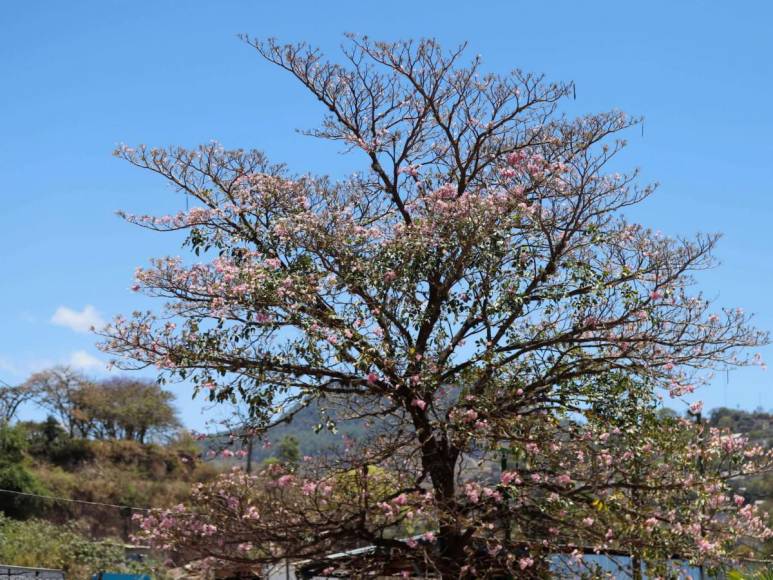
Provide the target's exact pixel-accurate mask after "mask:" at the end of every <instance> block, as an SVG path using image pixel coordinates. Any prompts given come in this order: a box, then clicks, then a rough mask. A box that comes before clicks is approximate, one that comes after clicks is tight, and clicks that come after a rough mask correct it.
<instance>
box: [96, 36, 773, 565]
mask: <svg viewBox="0 0 773 580" xmlns="http://www.w3.org/2000/svg"><path fill="white" fill-rule="evenodd" d="M245 40H246V41H247V42H248V43H249V44H250V45H251V46H253V47H254V48H255V49H256V50H257V52H258V54H260V55H261V56H262V57H263V58H264V59H265V60H267V61H269V62H270V63H273V64H275V65H277V66H279V67H280V68H281V69H284V70H286V71H287V72H288V73H289V74H290V75H291V76H292V77H294V78H295V79H297V80H298V81H299V82H300V83H301V84H302V85H303V86H304V87H305V88H306V89H308V90H309V91H310V92H311V94H312V96H313V97H315V98H316V99H317V100H318V101H319V102H321V103H322V105H324V108H325V109H326V113H327V114H326V115H325V118H324V120H323V123H322V126H321V128H319V129H316V130H312V131H309V133H310V134H311V135H314V136H316V137H320V138H323V139H328V140H332V141H334V142H337V143H338V144H339V145H343V147H344V148H345V150H346V151H347V152H349V153H352V154H356V155H359V156H360V158H361V159H362V160H363V167H362V171H361V172H359V173H356V174H354V175H352V176H350V177H349V178H347V179H343V180H339V181H335V180H332V179H330V178H328V177H318V176H312V175H296V174H291V173H290V172H288V170H287V169H285V168H284V167H283V166H281V165H275V164H272V163H270V162H269V161H268V159H267V158H266V156H265V155H264V154H263V153H261V152H259V151H256V150H249V151H246V150H241V149H239V150H227V149H224V148H223V147H221V146H220V145H219V144H209V145H204V146H200V147H198V148H195V149H184V148H181V147H172V148H167V149H157V148H149V147H146V146H139V147H136V148H133V147H128V146H125V147H121V148H119V149H118V151H117V152H116V154H117V155H118V156H119V157H121V158H123V159H125V160H127V161H128V162H129V163H132V164H134V165H136V166H139V167H141V168H145V169H148V170H150V171H152V172H154V173H157V174H159V175H161V176H162V177H163V178H165V179H166V180H167V181H168V182H170V183H171V184H172V185H173V186H174V187H175V188H177V189H178V190H180V191H182V192H183V193H185V194H186V195H187V196H189V198H190V199H191V200H192V201H193V204H194V205H193V206H192V207H191V208H190V209H189V210H186V211H182V212H180V213H178V214H176V215H168V216H146V215H125V217H126V219H128V220H129V221H130V222H132V223H136V224H138V225H140V226H142V227H145V228H150V229H153V230H158V231H176V230H183V231H186V232H187V238H186V242H185V245H186V246H187V247H188V248H189V249H190V250H191V251H192V253H193V254H194V256H196V257H194V258H193V260H191V261H187V260H183V259H181V258H176V257H166V258H160V259H157V260H154V261H153V263H152V265H151V266H150V267H148V268H143V269H140V270H138V273H137V284H136V287H135V289H136V290H137V291H141V292H144V293H146V294H148V295H150V296H155V297H160V298H162V299H165V300H166V306H165V310H164V311H163V313H161V314H154V313H152V312H140V313H136V314H135V315H134V316H132V317H130V318H126V319H124V318H122V317H119V318H117V319H116V321H115V322H114V324H113V325H111V326H110V327H109V328H108V329H107V330H106V331H105V332H104V335H105V343H104V345H103V347H104V348H105V349H106V350H108V351H111V352H113V353H115V354H116V355H117V356H118V358H117V364H119V365H120V366H124V367H129V368H136V367H145V366H148V365H156V366H158V367H159V368H160V369H161V370H162V372H163V373H164V374H165V375H166V376H167V377H168V378H170V379H174V378H182V379H191V380H193V382H194V383H195V384H196V385H197V389H198V390H200V391H204V392H205V393H207V394H208V396H209V397H210V398H211V399H212V400H220V401H225V400H229V399H233V398H241V399H243V400H244V401H246V402H247V403H248V405H249V408H250V418H251V422H252V423H253V427H254V428H255V429H257V430H266V429H270V428H271V427H272V425H274V424H276V423H278V422H281V421H288V420H291V418H292V415H293V412H295V411H297V410H299V409H302V408H303V407H304V406H306V405H310V404H312V403H320V404H321V405H322V406H323V408H325V407H327V408H329V409H330V410H331V413H330V414H329V415H326V417H327V418H325V417H323V420H322V421H321V423H322V427H323V428H325V427H327V428H330V429H332V428H334V427H335V422H336V421H345V420H347V419H348V418H356V419H364V420H366V421H367V422H368V425H369V430H368V433H367V435H366V436H365V437H363V438H361V439H359V440H357V441H353V442H352V443H351V445H349V446H347V449H346V452H345V453H343V454H341V455H340V456H331V457H326V458H323V459H320V460H318V461H317V462H316V463H307V464H306V465H304V466H303V467H302V468H301V469H300V470H299V471H297V472H287V473H283V474H281V473H276V469H277V468H276V467H272V468H271V469H272V470H273V471H272V472H271V473H269V474H267V475H265V477H268V480H267V481H265V482H264V484H261V485H262V487H261V486H259V485H258V484H257V483H256V482H257V481H258V480H254V481H253V480H250V477H251V476H247V475H245V474H235V475H232V476H229V477H228V478H226V479H224V480H223V481H222V482H221V487H220V488H212V489H209V490H202V491H201V501H199V502H197V506H196V507H192V508H191V509H190V510H184V509H181V510H176V511H175V510H171V511H169V512H167V513H165V514H158V515H154V516H152V517H151V518H150V519H148V520H146V522H145V530H146V534H147V537H148V538H150V539H152V540H154V541H157V542H158V543H159V544H162V545H166V546H173V547H175V546H176V547H179V548H180V549H186V550H187V549H195V550H199V551H200V552H201V553H203V554H205V555H207V556H210V557H212V558H215V559H220V560H228V559H235V560H237V561H242V560H249V559H251V560H253V561H258V562H271V561H276V560H278V559H280V558H283V557H304V558H306V557H321V556H323V555H324V554H325V553H326V552H327V551H329V550H332V549H337V548H341V547H346V546H356V545H361V544H363V543H368V544H372V545H374V546H376V547H378V548H379V549H382V550H384V551H385V552H383V553H389V554H391V555H390V556H389V557H387V558H386V560H389V559H390V558H395V557H396V555H399V557H400V558H402V559H405V560H406V561H408V562H413V564H412V565H416V566H419V567H420V568H423V569H424V570H430V571H432V572H436V573H439V574H440V575H441V576H443V577H459V576H465V575H466V576H487V575H495V574H501V573H509V574H514V573H518V574H520V575H522V576H523V575H529V574H533V575H540V574H542V573H544V570H545V566H546V562H547V557H548V555H549V554H550V553H552V552H555V551H569V552H571V550H573V549H574V550H576V549H577V547H578V546H580V545H585V546H592V547H594V548H595V549H597V550H599V551H601V552H603V551H604V550H611V549H613V548H623V549H626V550H630V551H631V552H632V553H635V554H637V555H639V556H641V557H646V558H650V559H657V558H659V557H663V556H665V555H669V554H674V553H679V554H682V555H684V556H685V557H687V558H693V559H696V560H701V561H704V560H705V561H717V560H718V559H720V558H722V557H723V556H724V555H725V554H727V551H728V550H729V549H730V548H731V546H732V541H733V539H734V538H735V537H736V536H737V535H738V534H740V533H741V530H745V532H744V533H749V534H753V535H758V536H764V535H766V534H768V533H769V532H768V531H767V530H766V529H765V527H764V525H763V524H762V523H761V521H760V520H759V518H758V517H757V515H756V514H755V512H754V509H753V507H752V506H749V505H745V503H744V500H743V498H741V499H740V500H739V499H734V498H733V496H732V494H728V493H726V489H727V488H726V485H725V480H726V479H727V478H728V477H732V476H734V475H736V474H737V473H740V472H747V471H751V470H755V469H763V468H765V466H766V465H767V463H768V462H769V457H768V455H767V454H766V452H765V451H764V450H762V449H760V448H753V447H747V446H746V444H745V443H744V442H743V441H741V440H739V439H737V438H734V437H733V436H731V435H728V434H727V433H723V432H721V431H720V430H711V431H710V430H709V429H708V427H706V426H705V425H703V424H701V425H695V424H692V423H690V422H688V421H683V420H679V419H671V420H667V419H660V420H658V419H657V417H655V416H654V414H653V411H654V409H655V408H656V406H657V400H658V397H659V396H663V395H665V396H670V397H674V398H682V397H684V396H685V395H687V394H688V393H691V392H693V391H694V390H695V388H696V386H698V385H700V382H701V381H702V380H703V379H704V378H705V377H706V376H707V373H708V372H710V371H711V370H712V369H718V368H725V367H727V366H737V365H744V364H749V363H753V362H759V361H758V359H755V358H754V357H753V355H752V353H750V352H749V351H748V349H750V348H753V347H755V346H757V345H760V344H762V343H764V342H765V341H766V340H767V336H766V335H765V334H764V333H762V332H759V331H757V330H756V329H754V328H753V327H752V326H751V325H750V316H749V315H748V314H746V313H744V312H743V310H741V309H735V308H719V307H717V306H715V305H713V304H712V303H711V302H710V301H708V300H707V299H706V298H705V297H704V296H703V295H702V294H701V293H700V292H698V291H697V290H696V288H695V287H694V281H693V278H692V274H693V273H695V272H699V271H702V270H704V269H706V268H709V267H712V266H713V265H714V263H715V262H714V259H713V258H712V251H713V250H714V247H715V245H716V243H717V240H718V236H717V235H715V234H699V235H697V236H695V237H694V238H692V239H688V238H669V237H666V236H664V235H661V234H659V233H656V232H654V231H652V230H650V229H648V228H645V227H643V226H641V225H639V224H636V223H632V222H630V221H628V220H627V219H626V218H625V216H624V212H625V210H626V209H627V208H628V207H630V206H633V205H635V204H638V203H640V202H642V201H644V200H645V199H646V198H647V197H648V196H649V195H650V194H651V193H652V192H653V190H654V188H653V187H652V186H649V185H640V184H639V183H638V176H637V172H635V171H633V172H629V173H625V172H619V171H618V170H617V167H616V163H615V158H616V155H617V154H618V152H619V151H620V150H621V149H622V148H623V147H624V145H625V141H624V140H622V139H621V137H620V135H621V134H622V133H624V132H625V131H626V130H627V129H629V128H630V127H631V126H632V125H634V124H635V123H636V122H637V120H636V119H633V118H630V117H628V116H626V115H625V114H623V113H620V112H617V111H613V112H608V113H597V114H590V115H585V116H582V117H579V118H568V117H567V116H565V115H563V114H561V110H560V104H561V101H562V99H565V98H566V97H567V96H568V95H570V94H571V91H572V85H571V84H557V83H550V82H547V81H546V80H545V79H543V78H542V77H541V76H538V75H533V74H528V73H524V72H522V71H519V70H516V71H514V72H512V73H510V74H507V75H497V74H490V73H485V72H483V71H482V68H481V67H482V63H481V60H480V58H477V57H476V58H473V59H472V60H471V61H469V62H467V63H464V62H463V52H464V50H463V48H464V47H460V48H458V49H454V50H451V51H447V50H443V49H442V48H441V47H440V46H439V45H438V44H437V43H436V42H435V41H433V40H423V41H418V42H412V41H406V42H395V43H382V42H373V41H371V40H370V39H368V38H364V37H355V36H352V37H350V38H349V43H348V44H347V45H346V46H345V47H344V62H345V64H337V63H333V62H329V61H326V60H324V58H323V57H322V55H321V54H320V53H319V51H317V50H315V49H313V48H310V47H308V46H306V45H304V44H297V45H281V44H278V43H276V42H274V41H265V42H264V41H254V40H251V39H245ZM333 411H335V412H333ZM692 411H693V412H695V413H697V412H699V411H700V408H699V405H694V406H693V407H692ZM323 414H324V413H323ZM501 457H504V458H505V460H506V461H505V464H506V465H503V469H502V470H501V473H499V474H498V479H497V480H496V481H487V480H484V479H482V478H480V477H476V476H475V474H474V473H472V474H470V472H469V470H463V469H462V466H463V464H464V463H465V462H468V461H477V462H485V461H488V462H497V463H499V461H500V458H501ZM374 466H378V467H379V470H380V471H378V473H379V474H384V473H386V474H388V476H383V477H388V479H389V485H380V484H378V482H377V481H374V478H376V476H375V475H373V473H374V472H373V471H372V469H371V468H373V467H374ZM342 474H348V475H347V476H346V481H347V483H346V485H345V486H341V485H339V484H340V482H341V477H342ZM256 477H259V476H256ZM379 477H381V476H379ZM245 478H246V479H245ZM260 481H263V480H260ZM250 482H252V483H250ZM257 488H261V489H263V490H264V491H265V493H264V494H263V495H260V496H256V495H255V493H254V492H253V491H254V489H257ZM250 490H253V491H250ZM216 497H221V498H226V501H225V502H220V501H215V500H214V499H213V498H216ZM250 514H252V515H250ZM410 530H419V531H422V533H423V535H422V536H421V538H420V539H416V538H415V537H412V536H410V535H408V534H407V532H408V531H410ZM213 540H216V541H213ZM256 546H259V548H258V547H256ZM265 546H271V548H270V549H265ZM377 560H378V559H376V561H372V562H370V563H369V564H368V566H373V567H374V568H373V570H376V569H378V566H379V565H382V564H383V563H384V561H386V560H384V559H382V560H381V562H380V563H379V562H378V561H377ZM410 569H414V568H410ZM407 573H409V574H410V572H407Z"/></svg>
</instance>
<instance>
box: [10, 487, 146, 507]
mask: <svg viewBox="0 0 773 580" xmlns="http://www.w3.org/2000/svg"><path fill="white" fill-rule="evenodd" d="M0 493H10V494H13V495H24V496H27V497H38V498H41V499H52V500H56V501H68V502H70V503H80V504H85V505H98V506H101V507H110V508H117V509H122V510H127V509H128V510H136V511H141V512H149V511H151V510H150V508H142V507H135V506H131V505H120V504H115V503H103V502H100V501H87V500H85V499H72V498H69V497H57V496H54V495H41V494H38V493H29V492H26V491H16V490H13V489H0Z"/></svg>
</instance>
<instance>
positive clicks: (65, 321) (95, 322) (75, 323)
mask: <svg viewBox="0 0 773 580" xmlns="http://www.w3.org/2000/svg"><path fill="white" fill-rule="evenodd" d="M51 323H52V324H56V325H58V326H66V327H67V328H69V329H71V330H74V331H75V332H88V331H89V330H91V327H92V326H93V327H94V328H100V327H102V326H104V325H105V321H104V320H102V317H101V316H100V315H99V312H97V309H96V308H94V307H93V306H92V305H91V304H87V305H86V306H85V307H84V308H83V310H81V311H80V312H78V311H77V310H73V309H72V308H67V307H66V306H60V307H59V308H57V309H56V312H54V315H53V316H52V317H51Z"/></svg>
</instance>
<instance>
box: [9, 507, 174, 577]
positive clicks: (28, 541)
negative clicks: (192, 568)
mask: <svg viewBox="0 0 773 580" xmlns="http://www.w3.org/2000/svg"><path fill="white" fill-rule="evenodd" d="M0 538H1V539H2V541H0V562H3V563H4V564H8V565H12V566H29V567H40V568H55V569H59V570H64V571H65V572H66V573H67V578H70V579H73V580H80V579H83V580H85V579H90V578H91V575H92V574H94V573H96V572H100V571H114V572H137V573H152V577H153V578H161V577H162V576H159V571H157V570H154V569H153V565H152V563H144V564H143V563H137V562H127V561H126V557H125V555H124V550H123V548H122V547H121V546H120V545H118V544H114V543H111V542H106V541H100V542H95V541H92V540H90V539H88V538H86V537H85V536H83V535H82V534H80V533H79V532H78V531H77V530H75V528H74V527H73V526H71V525H69V526H57V525H55V524H52V523H49V522H45V521H42V520H34V519H33V520H28V521H18V520H12V519H10V518H6V517H3V516H0Z"/></svg>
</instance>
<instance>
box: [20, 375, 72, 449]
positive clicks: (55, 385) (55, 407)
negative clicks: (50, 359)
mask: <svg viewBox="0 0 773 580" xmlns="http://www.w3.org/2000/svg"><path fill="white" fill-rule="evenodd" d="M86 382H87V380H86V378H85V377H84V376H83V375H82V374H80V373H78V372H77V371H75V370H73V369H71V368H69V367H66V366H60V367H55V368H52V369H49V370H45V371H41V372H38V373H35V374H33V375H32V376H31V377H30V378H29V379H27V381H26V382H25V386H26V388H28V389H30V390H32V391H34V392H35V393H36V394H37V402H38V404H39V405H40V406H41V407H43V408H44V409H45V410H47V411H48V412H49V413H51V415H53V416H54V417H56V418H57V419H58V420H59V421H60V422H61V423H62V425H63V426H64V428H65V429H66V430H67V432H68V433H69V434H70V437H72V436H74V435H75V430H76V425H77V417H76V416H75V414H74V411H75V409H74V406H73V396H74V394H75V393H76V392H77V391H78V390H79V389H81V388H82V386H83V385H84V384H85V383H86Z"/></svg>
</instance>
